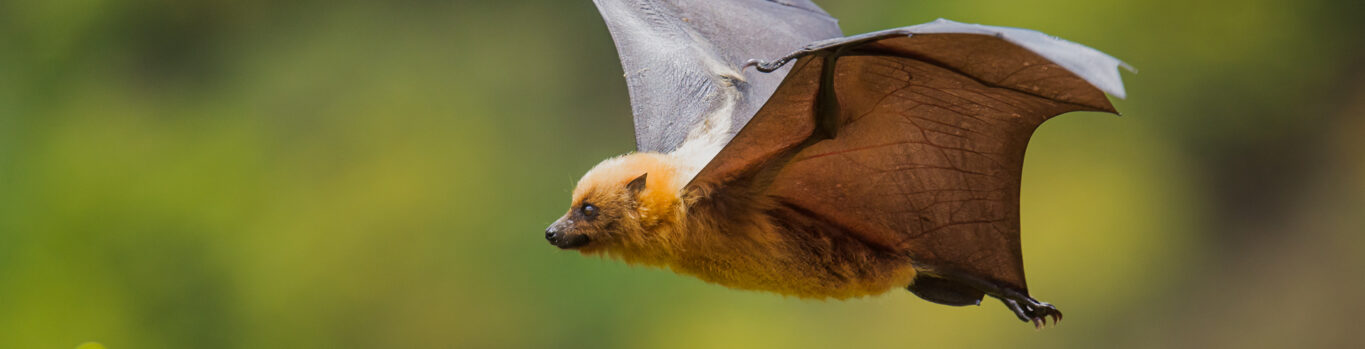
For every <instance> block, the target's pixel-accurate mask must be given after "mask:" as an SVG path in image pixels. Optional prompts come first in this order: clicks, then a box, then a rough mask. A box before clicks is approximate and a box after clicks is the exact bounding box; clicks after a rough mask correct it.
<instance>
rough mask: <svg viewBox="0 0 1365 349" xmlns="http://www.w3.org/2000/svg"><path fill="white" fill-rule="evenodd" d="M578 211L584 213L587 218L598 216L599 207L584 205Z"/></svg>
mask: <svg viewBox="0 0 1365 349" xmlns="http://www.w3.org/2000/svg"><path fill="white" fill-rule="evenodd" d="M578 210H579V211H582V212H583V215H584V216H587V217H592V216H596V215H597V206H593V205H592V204H583V207H582V208H579V209H578Z"/></svg>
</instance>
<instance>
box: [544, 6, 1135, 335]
mask: <svg viewBox="0 0 1365 349" xmlns="http://www.w3.org/2000/svg"><path fill="white" fill-rule="evenodd" d="M594 3H595V4H596V5H597V8H598V10H599V11H600V12H601V14H602V17H603V19H605V21H606V24H607V28H608V30H609V32H610V34H611V37H612V39H613V40H614V42H615V44H616V49H617V52H618V53H619V55H620V58H621V65H622V68H623V69H624V71H625V80H626V82H627V84H628V87H629V93H630V101H631V106H632V112H633V114H634V124H635V140H636V148H637V149H636V151H635V152H633V153H629V154H626V155H622V156H619V157H614V158H610V159H607V160H605V161H602V162H601V163H599V164H597V165H596V166H594V167H592V169H591V170H589V171H588V172H587V174H585V175H584V176H583V178H582V179H581V180H579V181H578V184H577V186H576V187H575V188H574V190H573V195H572V201H571V203H570V206H569V210H568V212H567V213H565V214H564V215H563V216H562V217H560V218H559V219H558V220H556V221H555V222H554V223H553V224H551V225H550V226H549V228H548V229H546V231H545V238H546V239H547V240H549V242H550V243H551V244H553V245H554V246H557V247H559V248H561V249H570V250H577V251H578V252H581V253H582V254H585V255H602V256H608V257H611V258H615V259H619V260H622V261H625V262H627V263H631V264H639V265H647V266H655V267H662V268H667V269H671V270H673V271H674V272H677V273H679V274H685V275H691V276H694V277H697V278H700V279H702V280H705V281H707V282H711V283H716V284H720V285H724V286H727V287H731V288H736V289H744V290H760V291H769V292H775V293H779V294H783V295H791V296H797V297H802V298H817V299H824V298H834V299H846V298H854V297H863V296H869V295H877V294H882V293H885V292H887V291H889V290H892V289H898V288H905V289H908V290H909V291H910V292H912V293H913V294H915V295H917V296H919V297H921V298H923V299H925V300H928V301H931V302H935V303H939V304H945V305H952V306H964V305H979V304H980V302H981V300H982V299H983V298H984V296H987V295H988V296H991V297H993V298H997V299H999V300H1000V301H1001V302H1003V303H1004V305H1005V306H1006V307H1007V308H1008V309H1009V310H1011V311H1012V312H1013V313H1014V315H1015V316H1017V317H1018V318H1019V319H1020V320H1023V321H1025V322H1032V323H1033V324H1034V326H1037V327H1039V328H1041V327H1043V326H1045V325H1046V324H1047V319H1048V318H1051V319H1052V322H1053V323H1054V324H1055V323H1056V322H1057V321H1060V320H1061V318H1062V313H1061V311H1059V310H1057V307H1055V306H1053V305H1051V304H1048V303H1045V302H1041V301H1038V300H1036V299H1034V298H1033V297H1031V296H1030V294H1029V292H1028V288H1027V286H1026V283H1025V280H1024V267H1023V255H1022V253H1021V251H1020V240H1019V186H1020V175H1021V172H1022V170H1023V160H1024V149H1025V147H1026V146H1027V145H1028V140H1029V137H1030V136H1031V135H1032V134H1033V131H1034V129H1036V128H1037V127H1038V126H1039V125H1041V124H1042V123H1043V122H1044V121H1047V120H1048V119H1049V118H1051V117H1053V116H1056V115H1059V114H1062V113H1067V112H1071V111H1099V112H1108V113H1113V114H1117V112H1116V111H1115V109H1114V107H1113V105H1112V104H1111V103H1110V101H1109V99H1108V97H1107V96H1106V93H1108V94H1110V95H1114V96H1116V97H1119V98H1123V96H1124V90H1123V84H1122V82H1121V80H1120V77H1119V72H1118V67H1120V66H1125V67H1126V65H1124V64H1123V63H1122V62H1120V61H1119V60H1117V59H1115V58H1113V57H1110V56H1108V55H1106V54H1104V53H1102V52H1099V51H1097V50H1094V49H1091V48H1089V47H1086V46H1082V45H1080V44H1076V43H1072V42H1069V41H1065V40H1062V39H1059V38H1056V37H1053V36H1049V35H1046V34H1043V33H1040V32H1036V31H1031V30H1025V29H1017V28H1007V27H995V26H986V25H977V24H964V23H958V22H953V21H949V20H943V19H940V20H937V21H934V22H930V23H925V24H919V25H914V26H908V27H902V28H896V29H890V30H884V31H878V32H872V33H865V34H860V35H854V36H848V37H845V36H843V34H842V33H841V31H840V29H839V27H838V25H837V24H836V21H835V19H834V18H832V17H830V15H829V14H827V13H826V12H825V11H824V10H822V9H820V8H819V7H818V6H816V5H815V4H813V3H811V2H810V1H807V0H767V1H764V0H729V1H683V0H594ZM1130 69H1131V68H1130Z"/></svg>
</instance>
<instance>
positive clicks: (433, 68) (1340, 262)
mask: <svg viewBox="0 0 1365 349" xmlns="http://www.w3.org/2000/svg"><path fill="white" fill-rule="evenodd" d="M822 5H824V6H825V8H826V10H828V11H829V12H830V13H832V14H833V15H835V16H836V17H839V18H840V19H841V24H842V26H843V28H844V31H845V33H849V34H852V33H860V32H866V31H871V30H877V29H884V28H889V27H895V26H901V25H908V24H914V23H921V22H925V21H929V20H933V19H934V18H937V17H944V18H950V19H954V20H958V21H963V22H976V23H987V24H994V25H1006V26H1018V27H1026V28H1033V29H1038V30H1042V31H1044V32H1047V33H1051V34H1054V35H1059V36H1062V37H1064V38H1068V39H1071V40H1073V41H1077V42H1081V43H1085V44H1087V45H1090V46H1092V47H1095V48H1098V49H1100V50H1103V51H1106V52H1108V53H1110V54H1112V55H1114V56H1116V57H1119V58H1121V59H1124V60H1126V61H1127V62H1129V63H1130V64H1132V65H1134V66H1136V67H1138V68H1139V69H1141V72H1140V73H1138V74H1127V73H1125V79H1126V80H1127V82H1128V91H1129V96H1130V97H1129V100H1124V101H1116V105H1117V106H1118V108H1119V109H1120V110H1121V111H1122V112H1124V116H1123V117H1113V116H1111V115H1106V114H1093V113H1076V114H1073V115H1067V116H1063V117H1059V118H1057V119H1055V120H1053V121H1051V122H1049V123H1048V124H1046V125H1044V126H1043V127H1042V128H1041V129H1040V130H1039V131H1038V133H1037V134H1036V135H1035V136H1034V139H1033V141H1032V143H1031V146H1030V150H1029V155H1028V160H1027V165H1026V169H1025V181H1024V188H1023V201H1024V202H1023V204H1024V206H1023V207H1024V211H1023V229H1024V236H1025V239H1024V243H1025V246H1024V248H1025V256H1026V257H1025V259H1026V261H1027V264H1026V265H1027V269H1028V272H1029V275H1030V288H1031V289H1032V291H1033V292H1034V293H1035V295H1037V296H1038V297H1039V298H1041V299H1044V300H1047V301H1050V302H1053V303H1055V304H1058V305H1059V306H1060V307H1061V309H1063V310H1064V311H1065V312H1066V314H1067V320H1066V321H1065V322H1064V323H1063V325H1062V327H1060V328H1057V329H1052V330H1048V331H1046V332H1044V333H1041V334H1040V333H1034V331H1033V330H1032V328H1031V327H1029V326H1026V325H1024V324H1021V323H1019V322H1018V321H1017V320H1015V319H1014V318H1013V317H1012V316H1010V315H1009V314H1008V313H1007V312H1006V310H1005V309H1004V308H1003V307H1002V306H1000V305H999V304H997V303H995V302H987V303H986V304H984V305H982V306H981V307H968V308H951V307H944V306H937V305H932V304H929V303H926V302H923V301H920V300H918V299H917V298H915V297H913V296H911V295H909V294H908V293H905V292H899V291H897V292H890V293H888V294H886V295H883V296H881V297H873V298H868V299H862V300H853V301H845V302H821V301H806V300H798V299H790V298H783V297H779V296H775V295H769V294H760V293H749V292H740V291H733V290H729V289H725V288H722V287H719V286H714V285H707V284H704V283H702V282H701V281H697V280H694V279H690V278H685V277H681V276H676V275H673V274H671V273H668V272H665V271H660V270H654V269H646V268H632V267H629V266H625V265H623V264H621V263H618V262H614V261H604V260H600V259H595V258H583V257H580V256H578V255H577V254H575V253H572V252H561V251H558V250H556V249H554V248H553V247H551V246H549V245H548V244H546V243H545V242H544V241H543V239H542V237H541V233H540V232H541V231H542V230H543V229H544V226H545V225H546V224H547V223H549V222H550V221H551V220H553V219H554V218H555V217H557V216H558V215H559V214H560V213H562V211H563V210H564V209H565V204H566V203H567V201H568V193H569V190H570V189H571V186H572V183H573V181H574V180H576V179H577V176H578V175H580V174H581V173H582V172H583V171H584V170H586V169H587V168H588V167H590V166H591V165H592V164H594V163H595V162H596V161H598V160H600V159H603V158H605V157H608V156H612V155H615V154H619V153H622V152H626V151H629V150H630V149H631V147H632V145H633V141H632V139H631V126H630V123H629V117H628V115H629V110H630V109H629V107H628V104H627V100H626V92H625V86H624V82H623V79H622V78H621V75H620V73H621V72H620V67H619V66H618V65H617V59H616V56H615V51H614V49H613V47H612V44H611V42H610V38H609V37H608V35H607V33H606V30H605V27H604V26H603V24H602V23H601V20H600V19H599V18H598V17H597V16H598V15H597V12H596V9H595V8H593V7H592V5H591V4H590V3H589V2H588V1H548V0H547V1H503V2H484V3H475V2H471V1H453V2H436V1H397V2H361V1H294V2H269V1H257V0H245V1H220V0H207V1H195V2H185V1H166V0H125V1H105V0H77V1H32V0H20V1H6V2H0V348H52V347H56V348H66V347H74V346H76V345H78V344H81V343H85V342H88V341H97V342H100V343H102V344H104V345H105V346H107V347H109V348H114V349H118V348H232V347H245V348H262V347H283V348H295V347H380V348H389V347H475V348H481V347H593V348H602V347H625V348H636V347H663V348H695V347H737V348H748V347H817V348H819V347H924V346H930V347H936V346H1024V347H1062V346H1068V347H1124V346H1126V347H1151V346H1190V347H1202V346H1233V345H1237V346H1253V347H1254V346H1267V347H1286V346H1299V345H1321V346H1340V345H1345V344H1346V343H1352V339H1353V338H1352V337H1351V336H1350V335H1351V334H1353V333H1351V329H1353V328H1354V326H1352V324H1353V321H1354V320H1353V318H1354V317H1355V316H1356V315H1358V314H1359V311H1362V310H1365V302H1363V301H1361V300H1360V297H1359V295H1360V294H1361V293H1362V292H1365V280H1362V279H1361V278H1360V277H1359V275H1365V270H1362V269H1365V257H1362V253H1365V251H1362V250H1365V240H1363V238H1362V234H1361V232H1362V231H1365V223H1362V218H1361V216H1360V215H1361V214H1362V213H1365V151H1362V150H1365V143H1362V141H1361V136H1362V135H1365V123H1362V122H1361V120H1363V118H1362V116H1365V102H1362V101H1365V73H1363V72H1362V69H1361V68H1360V67H1359V66H1358V65H1359V63H1360V62H1362V58H1365V41H1362V40H1361V36H1360V34H1361V33H1365V24H1363V23H1365V22H1363V21H1361V18H1360V16H1361V15H1362V14H1365V9H1362V6H1361V5H1359V2H1348V1H1337V2H1333V1H1280V0H1251V1H1238V2H1233V1H1215V2H1191V1H1169V0H1158V1H1137V0H1124V1H1104V2H1095V1H1079V0H1045V1H1034V2H1019V1H998V0H971V1H952V2H930V1H891V0H862V1H842V2H837V3H835V2H832V1H825V2H823V3H822ZM1352 275H1354V276H1352Z"/></svg>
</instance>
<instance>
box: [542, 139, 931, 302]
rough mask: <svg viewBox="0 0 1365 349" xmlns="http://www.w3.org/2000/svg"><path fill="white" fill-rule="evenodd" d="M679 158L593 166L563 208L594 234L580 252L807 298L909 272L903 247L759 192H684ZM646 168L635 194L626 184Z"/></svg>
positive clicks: (891, 281)
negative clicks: (588, 208) (593, 212)
mask: <svg viewBox="0 0 1365 349" xmlns="http://www.w3.org/2000/svg"><path fill="white" fill-rule="evenodd" d="M679 163H680V160H679V159H677V158H676V157H674V156H672V155H666V154H658V153H634V154H629V155H625V156H621V157H618V158H613V159H609V160H606V161H603V162H602V163H601V164H599V165H598V166H597V167H595V168H593V169H592V170H591V171H589V172H588V174H587V175H585V176H584V177H583V179H582V180H580V181H579V183H578V186H577V188H575V190H574V196H573V205H572V206H571V207H572V208H571V209H570V212H569V214H567V215H566V219H567V221H569V222H570V223H569V224H571V225H572V229H573V230H574V231H575V232H576V233H578V234H585V235H586V236H588V237H589V238H590V239H591V240H592V242H591V243H589V244H588V245H586V246H584V247H582V248H580V249H579V250H580V251H581V252H582V253H584V254H602V255H607V256H610V257H614V258H618V259H621V260H624V261H626V262H628V263H632V264H643V265H650V266H656V267H665V268H669V269H672V270H674V271H676V272H678V273H682V274H687V275H692V276H695V277H697V278H700V279H702V280H705V281H707V282H712V283H716V284H720V285H724V286H727V287H732V288H737V289H746V290H762V291H771V292H776V293H780V294H785V295H793V296H798V297H804V298H839V299H843V298H850V297H861V296H866V295H875V294H880V293H883V292H885V291H888V290H891V289H894V288H902V287H905V286H907V285H909V284H910V283H911V281H912V280H913V279H914V277H915V274H916V272H915V269H914V268H913V266H912V265H911V262H910V259H909V257H907V256H906V255H905V254H904V253H901V252H898V251H890V250H885V249H880V248H877V247H874V246H873V245H871V244H867V243H865V242H863V241H860V240H858V239H856V238H854V237H852V236H851V235H850V234H847V233H845V232H843V231H841V230H840V229H839V228H837V227H834V226H832V225H830V224H828V223H824V222H820V221H817V220H814V219H811V218H809V217H808V216H807V215H803V214H801V213H800V212H796V211H795V209H794V208H791V207H784V206H781V205H777V204H776V203H775V202H774V201H773V200H771V199H768V198H766V197H763V196H761V195H753V196H749V197H725V198H723V199H722V198H718V197H712V196H710V195H707V194H708V193H707V192H706V191H707V190H705V189H690V190H684V189H683V188H685V187H686V186H685V184H686V183H685V182H684V179H685V178H686V179H690V177H691V176H690V175H688V174H687V173H684V172H682V171H679ZM645 173H648V177H646V179H645V184H644V187H643V188H642V189H640V191H639V192H632V191H631V190H630V189H629V188H627V186H628V184H629V183H630V182H631V181H632V180H633V179H636V178H639V177H640V176H641V175H642V174H645ZM749 192H758V191H757V190H754V191H749ZM584 204H591V205H595V206H596V207H598V210H600V211H601V213H600V214H598V216H597V217H595V218H593V219H591V220H589V219H586V217H581V213H575V210H579V209H580V208H581V207H582V206H583V205H584ZM574 216H580V217H579V218H577V219H575V218H573V217H574Z"/></svg>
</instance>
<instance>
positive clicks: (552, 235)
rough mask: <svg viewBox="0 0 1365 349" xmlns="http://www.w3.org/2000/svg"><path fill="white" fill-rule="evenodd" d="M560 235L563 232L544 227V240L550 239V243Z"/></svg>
mask: <svg viewBox="0 0 1365 349" xmlns="http://www.w3.org/2000/svg"><path fill="white" fill-rule="evenodd" d="M562 235H563V234H560V233H559V232H557V231H555V230H554V229H545V240H548V241H550V243H552V244H553V243H555V241H556V240H559V238H560V237H561V236H562Z"/></svg>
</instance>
